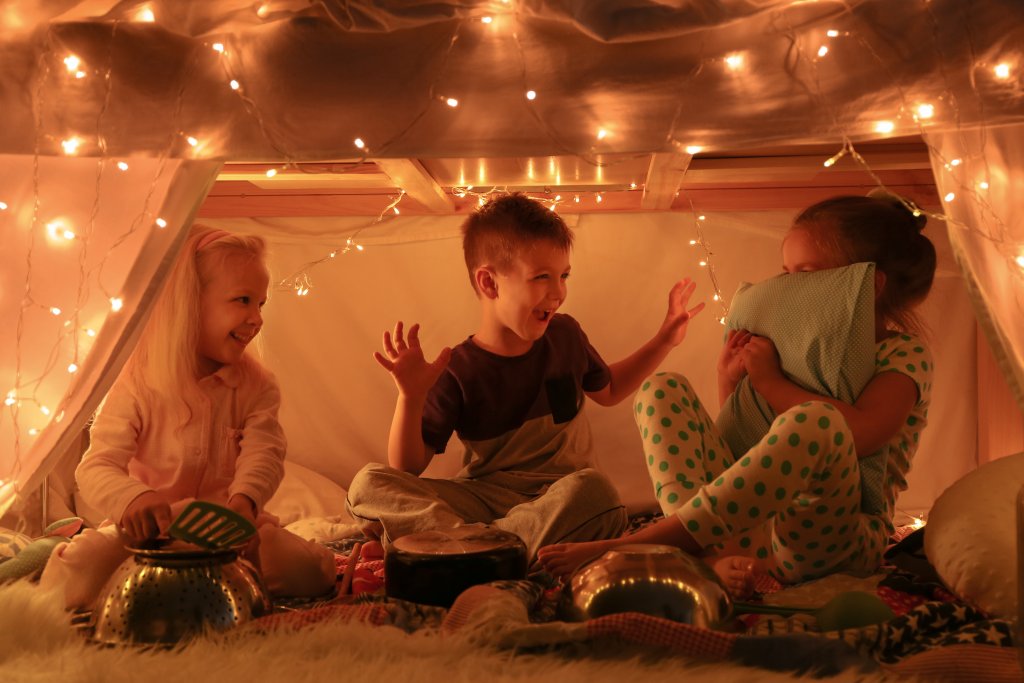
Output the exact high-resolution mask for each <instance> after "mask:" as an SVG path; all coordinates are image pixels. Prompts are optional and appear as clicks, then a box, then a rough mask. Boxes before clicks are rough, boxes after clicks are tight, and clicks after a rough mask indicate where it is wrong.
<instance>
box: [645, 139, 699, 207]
mask: <svg viewBox="0 0 1024 683" xmlns="http://www.w3.org/2000/svg"><path fill="white" fill-rule="evenodd" d="M691 159H693V155H692V154H678V153H675V152H665V153H658V154H652V155H651V165H650V167H649V168H648V169H647V181H646V182H645V183H644V196H643V199H641V200H640V208H642V209H646V210H651V211H661V210H664V209H668V208H669V207H671V206H672V202H673V200H674V199H675V197H676V191H677V190H678V189H679V183H681V182H682V180H683V174H684V173H686V169H687V167H688V166H689V165H690V160H691Z"/></svg>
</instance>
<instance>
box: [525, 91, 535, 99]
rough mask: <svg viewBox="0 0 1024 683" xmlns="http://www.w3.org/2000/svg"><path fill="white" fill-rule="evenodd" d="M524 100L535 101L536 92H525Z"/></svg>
mask: <svg viewBox="0 0 1024 683" xmlns="http://www.w3.org/2000/svg"><path fill="white" fill-rule="evenodd" d="M526 99H528V100H535V99H537V91H536V90H527V91H526Z"/></svg>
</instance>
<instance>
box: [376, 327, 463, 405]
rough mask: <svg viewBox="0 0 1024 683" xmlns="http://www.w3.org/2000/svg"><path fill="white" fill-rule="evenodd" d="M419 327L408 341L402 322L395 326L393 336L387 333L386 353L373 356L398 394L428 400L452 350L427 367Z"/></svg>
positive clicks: (445, 350) (377, 353)
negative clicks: (390, 379)
mask: <svg viewBox="0 0 1024 683" xmlns="http://www.w3.org/2000/svg"><path fill="white" fill-rule="evenodd" d="M419 332H420V326H419V324H418V323H417V324H415V325H413V326H412V327H410V328H409V337H408V340H407V339H406V338H405V336H404V335H403V330H402V322H401V321H399V322H398V324H396V325H395V332H394V336H392V334H391V333H390V332H388V331H387V330H385V331H384V353H383V354H382V353H380V352H379V351H378V352H374V354H373V357H374V359H375V360H376V361H377V362H378V363H380V365H381V367H383V368H384V369H385V370H387V371H388V372H390V373H391V377H392V378H393V379H394V380H395V384H396V385H397V386H398V391H399V392H401V393H402V394H403V395H405V396H417V397H418V396H426V394H427V392H428V391H430V387H432V386H434V383H435V382H437V379H438V377H440V376H441V373H442V372H444V369H445V368H446V367H448V361H449V359H450V358H451V355H452V350H451V349H450V348H447V347H446V348H444V349H442V350H441V353H439V354H438V355H437V358H435V359H434V361H433V362H431V363H428V362H427V360H426V358H424V357H423V349H422V347H421V346H420V338H419Z"/></svg>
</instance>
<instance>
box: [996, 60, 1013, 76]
mask: <svg viewBox="0 0 1024 683" xmlns="http://www.w3.org/2000/svg"><path fill="white" fill-rule="evenodd" d="M993 71H995V73H996V78H1009V77H1010V65H1009V64H1007V63H1006V62H1003V63H1002V64H996V67H995V68H994V69H993Z"/></svg>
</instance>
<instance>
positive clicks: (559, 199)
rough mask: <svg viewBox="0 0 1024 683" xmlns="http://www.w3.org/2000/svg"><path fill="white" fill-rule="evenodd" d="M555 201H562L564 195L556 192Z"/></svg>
mask: <svg viewBox="0 0 1024 683" xmlns="http://www.w3.org/2000/svg"><path fill="white" fill-rule="evenodd" d="M555 201H556V202H560V201H562V195H560V194H556V195H555Z"/></svg>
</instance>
